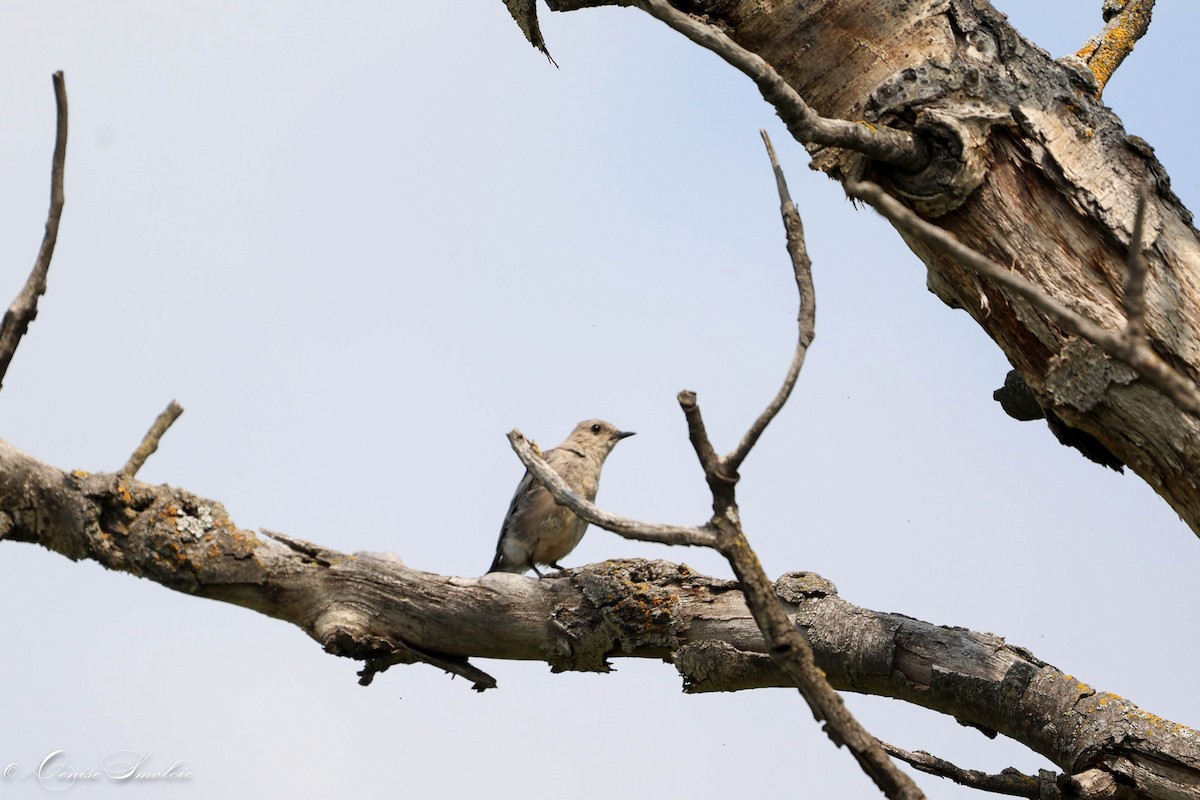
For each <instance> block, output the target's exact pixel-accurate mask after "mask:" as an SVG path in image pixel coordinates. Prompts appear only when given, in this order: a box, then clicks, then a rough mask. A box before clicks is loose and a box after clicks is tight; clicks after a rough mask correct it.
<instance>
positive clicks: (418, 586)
mask: <svg viewBox="0 0 1200 800" xmlns="http://www.w3.org/2000/svg"><path fill="white" fill-rule="evenodd" d="M0 520H7V521H8V522H7V523H6V524H7V525H8V528H9V534H8V541H10V542H12V541H23V542H31V543H36V544H40V545H42V546H44V547H46V548H48V549H50V550H53V551H54V552H57V553H60V554H63V555H65V556H67V557H69V558H72V559H81V558H86V559H90V560H93V561H96V562H98V563H100V564H102V565H103V566H105V567H107V568H109V569H114V570H119V571H122V572H128V573H130V574H133V575H138V576H140V577H143V578H146V579H148V580H152V581H155V582H157V583H160V584H162V585H163V586H166V587H168V588H171V589H175V590H177V591H182V592H186V593H187V594H191V595H195V596H199V597H208V598H211V599H215V600H220V601H223V602H229V603H233V604H236V605H240V606H243V607H246V608H250V609H253V610H256V611H259V612H260V613H263V614H266V615H268V616H271V617H274V618H276V619H280V620H284V621H286V622H289V623H291V624H293V625H296V626H298V627H299V628H301V629H302V630H304V631H305V632H306V633H307V634H308V635H309V636H311V637H312V638H313V639H314V640H316V641H317V642H318V643H319V644H321V645H322V646H323V647H324V648H325V649H326V650H327V651H328V652H331V653H334V654H336V655H344V656H350V657H352V658H356V659H359V660H367V663H368V665H370V664H371V663H372V662H370V661H369V659H379V658H383V659H387V658H392V657H394V656H395V655H396V650H398V649H399V648H400V647H404V648H408V649H409V650H410V651H411V652H412V653H414V654H417V655H427V656H429V658H430V659H431V660H435V661H436V662H437V663H439V666H442V667H445V666H446V665H447V664H460V665H461V664H467V662H466V659H468V658H471V657H480V658H499V659H531V660H539V661H546V662H547V663H549V664H551V665H552V666H553V667H554V668H555V669H556V670H589V671H605V670H607V669H608V660H609V659H611V658H618V657H639V658H655V659H664V660H669V661H671V662H672V663H673V664H674V665H675V667H676V669H677V670H678V671H679V672H680V674H681V676H682V677H683V680H684V686H685V689H686V690H687V691H689V692H707V691H736V690H742V689H751V688H758V687H766V686H791V685H793V684H792V678H791V677H790V676H787V675H785V674H784V673H783V672H782V671H781V669H780V667H779V666H778V665H777V664H775V663H774V662H773V661H772V659H771V658H770V656H769V654H768V653H767V652H766V648H765V646H764V642H763V636H762V633H761V632H760V631H759V629H758V626H757V624H756V623H755V622H754V620H753V618H752V616H751V614H750V612H749V610H748V608H747V607H746V604H745V599H744V597H743V595H742V593H741V592H740V591H738V590H737V588H736V585H735V584H733V583H731V582H729V581H721V580H715V579H712V578H707V577H705V576H702V575H698V574H696V573H695V572H693V571H691V570H690V569H688V568H687V567H685V566H681V565H675V564H668V563H665V562H644V561H630V562H618V561H609V562H604V563H602V564H595V565H592V566H589V567H583V568H579V569H575V570H571V571H570V572H569V573H567V574H565V575H563V576H562V577H550V578H546V579H544V580H540V581H534V580H529V579H527V578H524V577H521V576H516V575H508V574H502V573H493V574H490V575H486V576H484V577H482V578H457V577H450V576H443V575H435V574H432V573H427V572H422V571H420V570H416V569H413V568H411V567H408V566H405V565H404V564H403V563H402V562H401V561H400V560H399V559H398V558H396V557H395V556H392V555H389V554H372V553H356V554H347V553H340V552H337V551H333V550H329V549H327V548H323V547H321V546H319V545H316V544H313V543H308V542H300V541H299V540H295V539H288V537H282V536H281V535H280V534H272V535H271V536H263V535H258V534H255V533H254V532H252V531H248V530H244V529H241V528H238V527H237V525H236V524H235V523H234V522H233V520H231V519H230V518H229V516H228V515H227V514H226V513H225V511H224V509H223V508H222V507H221V505H220V504H219V503H217V502H215V501H213V500H207V499H205V498H202V497H197V496H196V495H192V494H190V493H188V492H186V491H184V490H181V489H176V488H172V487H170V486H165V485H159V486H151V485H149V484H145V483H142V482H140V481H137V480H135V479H129V480H125V481H121V482H120V483H119V484H118V482H117V481H116V480H115V475H113V474H111V473H110V474H103V473H100V474H93V475H88V474H85V473H81V472H74V473H68V472H64V471H62V470H59V469H57V468H55V467H52V466H50V465H48V464H45V463H44V462H41V461H38V460H37V459H35V458H33V457H31V456H29V455H27V454H25V453H22V452H21V451H19V450H17V449H16V448H14V447H12V446H11V445H9V444H8V443H6V442H2V441H0ZM282 541H287V542H289V543H288V544H284V543H282ZM9 546H11V545H9ZM773 588H774V592H775V595H776V596H777V597H778V598H779V600H780V601H782V602H783V603H784V608H785V610H786V611H787V613H788V614H789V616H790V617H792V618H794V620H795V624H796V625H797V626H799V627H800V629H801V630H803V631H804V633H805V636H806V638H807V640H808V641H809V642H810V644H811V646H812V648H813V652H814V654H815V657H816V663H817V666H818V667H820V668H821V669H822V670H824V671H825V673H826V674H827V676H828V678H829V681H830V683H831V684H832V685H833V686H834V687H835V688H838V689H842V690H846V691H855V692H864V693H869V694H877V695H883V696H888V697H896V698H899V699H902V700H905V701H907V702H912V703H915V704H918V705H921V706H924V707H926V708H931V709H933V710H936V711H940V712H941V713H944V714H949V715H952V716H954V717H955V718H956V719H959V720H960V721H962V722H964V723H967V724H970V725H975V726H978V727H981V728H990V729H993V730H996V731H999V732H1000V733H1003V734H1004V735H1006V736H1009V737H1011V738H1013V739H1015V740H1017V741H1019V742H1021V743H1023V744H1025V745H1026V746H1027V747H1029V748H1030V749H1032V750H1034V751H1036V752H1038V753H1041V754H1043V755H1045V756H1046V757H1047V758H1049V759H1050V760H1051V761H1053V762H1054V763H1055V764H1057V765H1058V766H1059V768H1060V769H1062V770H1063V771H1064V772H1065V773H1066V774H1068V775H1071V776H1074V777H1075V779H1077V780H1083V779H1088V780H1092V779H1096V780H1099V779H1100V778H1102V777H1105V776H1107V777H1108V778H1109V779H1113V776H1117V777H1118V778H1119V779H1120V782H1121V784H1122V785H1125V786H1132V787H1136V790H1137V791H1139V792H1142V794H1143V795H1144V796H1145V797H1151V798H1158V797H1187V796H1189V795H1188V794H1187V792H1189V791H1193V790H1194V787H1195V786H1196V785H1200V733H1198V732H1197V731H1194V730H1192V729H1190V728H1186V727H1184V726H1182V725H1177V724H1175V723H1172V722H1168V721H1166V720H1164V719H1162V718H1160V717H1157V716H1155V715H1153V714H1149V713H1147V712H1145V711H1142V710H1140V709H1138V708H1137V707H1136V706H1134V705H1133V704H1132V703H1130V702H1129V701H1127V700H1124V699H1122V698H1119V697H1116V696H1114V695H1109V694H1105V693H1102V692H1097V691H1096V690H1095V689H1093V688H1091V687H1090V686H1087V685H1086V684H1084V683H1082V682H1080V681H1078V680H1076V679H1073V678H1068V677H1067V676H1066V675H1064V674H1063V673H1062V672H1061V671H1059V670H1058V669H1056V668H1054V667H1052V666H1050V665H1049V664H1046V663H1044V662H1042V661H1040V660H1038V659H1037V658H1035V657H1034V656H1033V655H1032V654H1031V653H1029V652H1028V651H1027V650H1024V649H1022V648H1019V647H1014V646H1012V645H1009V644H1006V643H1005V642H1004V640H1003V639H1000V638H999V637H996V636H993V635H991V634H983V633H974V632H971V631H967V630H964V629H961V628H946V627H940V626H937V625H931V624H929V623H926V622H921V621H918V620H914V619H911V618H909V617H905V616H902V615H898V614H885V613H880V612H876V611H870V610H868V609H864V608H860V607H857V606H854V605H852V604H850V603H848V602H847V601H845V600H843V599H842V598H840V597H838V595H837V592H836V589H834V587H833V585H832V584H831V583H829V582H828V581H826V580H824V579H822V578H820V577H819V576H816V575H813V574H811V573H790V574H788V575H785V576H783V577H782V578H780V579H779V580H778V581H776V582H775V584H774V587H773ZM417 660H420V659H417ZM1172 792H1173V793H1172Z"/></svg>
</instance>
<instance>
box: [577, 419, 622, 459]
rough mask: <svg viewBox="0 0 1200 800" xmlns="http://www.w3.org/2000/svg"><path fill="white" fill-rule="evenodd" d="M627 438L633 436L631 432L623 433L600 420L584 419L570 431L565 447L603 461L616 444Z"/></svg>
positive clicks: (609, 423)
mask: <svg viewBox="0 0 1200 800" xmlns="http://www.w3.org/2000/svg"><path fill="white" fill-rule="evenodd" d="M628 436H633V431H623V430H621V429H620V428H618V427H617V426H616V425H613V424H612V423H611V422H605V421H604V420H602V419H585V420H584V421H583V422H581V423H579V424H578V425H576V426H575V430H573V431H571V435H570V436H568V437H567V445H568V446H570V447H573V448H575V449H577V450H579V451H581V452H584V453H589V454H595V455H598V456H600V458H601V459H604V458H605V457H606V456H607V455H608V454H609V453H610V452H612V449H613V448H614V447H616V445H617V442H619V441H621V440H622V439H624V438H626V437H628Z"/></svg>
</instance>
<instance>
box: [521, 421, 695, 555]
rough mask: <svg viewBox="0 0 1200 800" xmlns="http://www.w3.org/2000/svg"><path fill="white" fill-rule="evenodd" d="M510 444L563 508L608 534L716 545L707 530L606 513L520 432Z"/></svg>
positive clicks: (672, 543) (659, 542) (670, 542)
mask: <svg viewBox="0 0 1200 800" xmlns="http://www.w3.org/2000/svg"><path fill="white" fill-rule="evenodd" d="M508 442H509V444H511V445H512V449H513V452H515V453H516V454H517V457H518V458H520V459H521V463H522V464H524V465H525V468H526V469H527V470H529V472H530V473H531V474H532V475H533V477H535V478H537V480H538V482H539V483H541V484H542V485H543V486H545V487H546V489H547V490H548V491H549V492H550V494H552V495H553V496H554V499H555V501H557V502H558V504H559V505H563V506H566V507H567V508H569V509H571V511H572V512H574V513H575V514H576V515H577V516H580V517H582V518H583V519H586V520H587V521H588V522H590V523H592V524H593V525H596V526H599V527H601V528H604V529H605V530H606V531H612V532H613V533H615V534H617V535H619V536H623V537H625V538H626V539H634V540H637V541H641V542H657V543H658V544H669V545H688V546H693V547H714V546H716V543H717V537H716V535H715V534H714V533H713V532H712V531H711V530H709V529H708V528H707V527H702V528H696V527H687V526H682V525H662V524H659V523H654V522H639V521H637V520H632V519H628V518H626V517H621V516H618V515H616V514H612V513H610V512H608V511H605V510H603V509H601V508H599V507H598V506H596V505H595V504H594V503H591V502H589V501H588V500H587V499H586V498H585V497H583V496H581V495H579V494H576V493H575V492H573V491H571V488H570V487H569V486H567V483H566V481H564V480H563V479H562V478H560V477H559V475H558V473H557V472H555V471H554V469H553V468H552V467H551V466H550V465H549V464H547V463H546V460H545V459H543V458H542V457H541V455H539V454H538V452H537V451H536V450H535V449H534V447H533V445H532V444H531V443H530V442H529V440H528V439H526V438H525V434H523V433H521V431H520V430H518V429H516V428H513V429H512V430H511V431H510V432H509V434H508Z"/></svg>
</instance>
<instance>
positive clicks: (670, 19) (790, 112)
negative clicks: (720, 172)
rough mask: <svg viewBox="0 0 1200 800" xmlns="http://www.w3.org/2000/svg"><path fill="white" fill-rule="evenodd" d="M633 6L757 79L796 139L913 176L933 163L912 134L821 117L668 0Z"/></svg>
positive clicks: (754, 59) (762, 64) (745, 53)
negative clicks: (857, 154)
mask: <svg viewBox="0 0 1200 800" xmlns="http://www.w3.org/2000/svg"><path fill="white" fill-rule="evenodd" d="M632 5H635V6H637V7H638V8H640V9H642V10H643V11H645V12H646V13H648V14H650V15H651V16H653V17H655V18H656V19H658V20H661V21H662V22H665V23H666V24H667V25H669V26H670V27H671V28H674V29H675V30H676V31H678V32H679V33H682V34H683V35H684V36H686V37H687V38H689V39H691V40H692V41H693V42H695V43H696V44H698V45H700V46H701V47H704V48H707V49H709V50H711V51H713V52H714V53H716V54H717V55H719V56H720V57H721V58H723V59H725V61H726V62H728V63H729V64H730V65H731V66H733V67H734V68H736V69H738V70H740V71H741V72H742V73H744V74H745V75H746V76H747V77H749V78H750V79H751V80H752V81H754V83H755V84H756V85H757V86H758V90H759V91H760V92H761V93H762V96H763V99H765V100H766V101H767V102H768V103H770V104H771V105H772V106H774V107H775V110H776V112H777V113H778V114H779V118H780V119H782V120H783V122H784V124H785V125H787V129H788V131H790V132H791V134H792V135H793V136H795V137H796V139H797V140H798V141H801V142H804V143H806V144H807V143H811V144H820V145H826V146H829V147H844V148H849V149H851V150H856V151H858V152H860V153H863V154H864V155H867V156H870V157H871V158H874V159H878V160H879V161H885V162H887V163H889V164H895V165H896V166H899V167H901V168H903V169H906V170H908V171H910V172H917V171H919V170H921V169H923V168H924V167H925V166H926V165H927V164H928V163H929V153H928V151H927V150H926V148H925V145H924V144H922V143H921V140H920V139H918V138H917V137H916V136H913V134H911V133H909V132H908V131H902V130H899V129H896V128H889V127H887V126H884V125H868V124H867V123H865V122H850V121H848V120H843V119H829V118H826V117H822V116H821V115H820V114H818V113H817V112H816V111H814V110H813V109H812V107H811V106H809V105H808V104H807V103H805V102H804V98H802V97H801V96H800V95H799V94H797V93H796V90H795V89H793V88H792V87H791V86H789V85H788V83H787V81H785V80H784V79H783V77H782V76H781V75H780V74H779V73H778V72H776V71H775V70H774V69H773V68H772V67H771V65H770V64H768V63H767V62H766V61H764V60H763V59H762V57H760V56H758V55H757V54H755V53H752V52H750V51H749V50H746V49H745V48H743V47H741V46H740V45H738V44H737V43H736V42H734V41H733V40H732V39H730V38H729V37H728V36H726V35H725V34H724V33H722V32H721V31H719V30H717V29H716V28H714V27H713V26H711V25H708V24H706V23H704V22H701V21H700V20H698V19H696V18H695V17H692V16H690V15H688V14H685V13H683V12H682V11H679V10H677V9H675V8H674V7H672V6H671V5H670V4H669V3H667V2H666V0H632Z"/></svg>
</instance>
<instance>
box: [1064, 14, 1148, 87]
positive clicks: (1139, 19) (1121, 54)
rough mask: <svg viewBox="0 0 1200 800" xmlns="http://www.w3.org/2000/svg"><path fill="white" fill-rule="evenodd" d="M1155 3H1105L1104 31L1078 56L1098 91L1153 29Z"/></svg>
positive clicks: (1090, 40)
mask: <svg viewBox="0 0 1200 800" xmlns="http://www.w3.org/2000/svg"><path fill="white" fill-rule="evenodd" d="M1153 13H1154V0H1106V1H1105V3H1104V19H1105V21H1106V23H1107V24H1105V26H1104V30H1102V31H1100V33H1098V34H1096V35H1095V36H1093V37H1092V38H1091V39H1089V40H1088V42H1087V44H1085V45H1084V46H1083V47H1082V48H1080V50H1079V52H1078V53H1076V54H1075V57H1076V58H1078V59H1079V60H1080V61H1082V62H1083V63H1084V65H1085V66H1086V67H1087V68H1088V69H1089V70H1091V72H1092V75H1094V76H1095V78H1096V87H1097V91H1098V92H1102V91H1104V86H1105V84H1107V83H1108V80H1109V78H1111V77H1112V75H1113V73H1114V72H1116V71H1117V67H1119V66H1121V62H1122V61H1124V60H1125V57H1126V56H1128V55H1129V54H1130V53H1132V52H1133V47H1134V45H1135V44H1137V41H1138V40H1139V39H1141V38H1142V37H1143V36H1145V35H1146V31H1148V30H1149V29H1150V17H1151V15H1152V14H1153Z"/></svg>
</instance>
